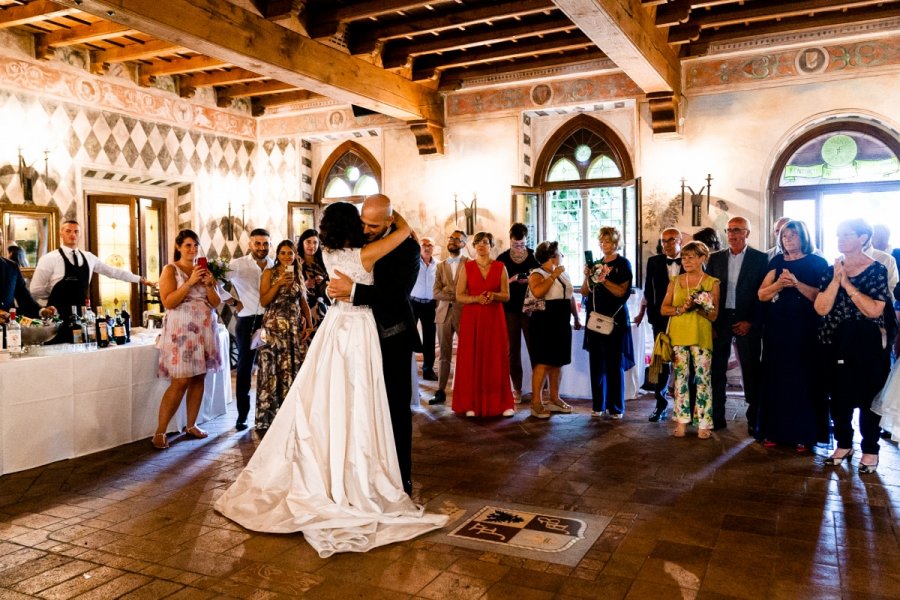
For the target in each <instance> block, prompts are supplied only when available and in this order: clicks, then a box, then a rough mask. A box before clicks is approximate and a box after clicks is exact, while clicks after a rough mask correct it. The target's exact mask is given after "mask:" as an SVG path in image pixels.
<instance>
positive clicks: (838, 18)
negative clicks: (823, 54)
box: [668, 5, 897, 56]
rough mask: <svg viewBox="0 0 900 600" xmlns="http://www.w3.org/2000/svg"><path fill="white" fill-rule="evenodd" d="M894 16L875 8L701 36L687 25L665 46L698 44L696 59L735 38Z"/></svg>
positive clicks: (675, 31)
mask: <svg viewBox="0 0 900 600" xmlns="http://www.w3.org/2000/svg"><path fill="white" fill-rule="evenodd" d="M896 16H897V6H896V5H891V6H881V7H876V8H867V9H865V10H864V11H857V12H851V13H827V14H825V15H822V16H820V17H816V18H814V19H810V18H809V17H794V18H791V19H781V20H779V21H773V22H772V23H771V24H766V25H756V26H754V27H753V28H752V29H750V28H747V27H746V26H744V25H743V24H741V25H733V26H730V27H722V28H717V29H715V30H712V29H710V30H705V31H704V32H703V33H702V36H701V30H700V27H699V26H696V25H691V24H690V23H687V24H685V25H679V26H678V27H672V28H670V29H669V36H668V39H669V43H670V44H672V45H673V46H679V45H684V44H692V43H693V42H698V41H699V42H700V43H699V44H698V45H697V47H696V48H695V47H694V46H693V45H692V48H691V52H690V53H689V54H690V55H691V56H697V55H699V54H703V53H704V52H705V48H706V46H708V45H709V44H712V43H716V42H722V41H728V40H734V39H735V38H749V37H759V36H767V35H777V34H780V33H787V32H791V31H798V30H804V29H816V28H819V27H832V26H840V25H846V24H850V23H861V22H866V21H877V20H879V19H887V18H891V17H896Z"/></svg>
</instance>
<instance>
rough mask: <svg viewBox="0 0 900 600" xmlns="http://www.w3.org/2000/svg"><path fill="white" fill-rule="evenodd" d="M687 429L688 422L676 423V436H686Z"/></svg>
mask: <svg viewBox="0 0 900 600" xmlns="http://www.w3.org/2000/svg"><path fill="white" fill-rule="evenodd" d="M686 431H687V423H676V424H675V433H673V434H672V435H674V436H675V437H684V434H685V432H686Z"/></svg>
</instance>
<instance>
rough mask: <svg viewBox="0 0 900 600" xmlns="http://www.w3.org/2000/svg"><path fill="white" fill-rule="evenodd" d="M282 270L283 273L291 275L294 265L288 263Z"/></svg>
mask: <svg viewBox="0 0 900 600" xmlns="http://www.w3.org/2000/svg"><path fill="white" fill-rule="evenodd" d="M284 272H285V273H290V274H291V275H293V274H294V265H288V266H286V267H285V268H284Z"/></svg>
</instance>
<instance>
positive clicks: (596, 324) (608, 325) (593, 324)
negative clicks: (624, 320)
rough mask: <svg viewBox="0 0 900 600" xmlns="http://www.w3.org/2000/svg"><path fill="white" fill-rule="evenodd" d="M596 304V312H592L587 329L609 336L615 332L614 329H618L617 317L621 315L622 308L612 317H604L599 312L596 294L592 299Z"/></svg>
mask: <svg viewBox="0 0 900 600" xmlns="http://www.w3.org/2000/svg"><path fill="white" fill-rule="evenodd" d="M592 300H593V303H594V310H592V311H591V314H590V315H588V322H587V325H586V327H587V328H588V329H589V330H590V331H593V332H594V333H599V334H600V335H609V334H611V333H612V332H613V329H615V327H616V320H615V317H616V315H617V314H619V311H620V310H622V306H625V305H624V304H623V305H622V306H620V307H619V308H618V309H617V310H616V312H614V313H613V314H612V316H611V317H610V316H608V315H604V314H603V313H600V312H597V295H596V292H595V293H594V296H593V297H592Z"/></svg>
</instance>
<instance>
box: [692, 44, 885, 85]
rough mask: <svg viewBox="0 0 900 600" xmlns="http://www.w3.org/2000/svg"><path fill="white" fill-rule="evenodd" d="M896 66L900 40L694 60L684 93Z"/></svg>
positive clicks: (858, 72)
mask: <svg viewBox="0 0 900 600" xmlns="http://www.w3.org/2000/svg"><path fill="white" fill-rule="evenodd" d="M897 67H900V37H892V38H885V39H881V40H867V41H861V42H854V43H848V44H834V45H828V46H812V47H805V48H792V49H790V50H785V51H781V52H773V53H767V54H757V55H753V56H734V57H731V58H723V59H702V60H698V61H691V62H689V63H687V64H686V69H685V86H684V91H685V92H690V93H704V92H707V93H709V92H720V91H722V90H723V88H741V87H747V86H753V85H757V86H758V85H760V84H763V85H765V84H779V85H783V84H785V83H792V84H796V83H801V82H802V80H803V79H806V78H810V77H816V78H819V77H822V76H835V75H837V76H840V75H845V76H848V77H858V76H860V75H862V74H864V73H866V72H873V73H874V71H875V70H876V69H878V70H880V69H884V68H893V69H896V68H897Z"/></svg>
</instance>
